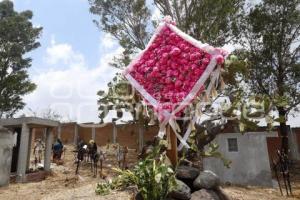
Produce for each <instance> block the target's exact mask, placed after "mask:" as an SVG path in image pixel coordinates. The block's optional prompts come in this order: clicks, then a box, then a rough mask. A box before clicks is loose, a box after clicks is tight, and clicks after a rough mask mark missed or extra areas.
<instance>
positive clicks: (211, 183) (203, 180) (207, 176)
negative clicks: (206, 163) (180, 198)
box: [193, 171, 220, 189]
mask: <svg viewBox="0 0 300 200" xmlns="http://www.w3.org/2000/svg"><path fill="white" fill-rule="evenodd" d="M193 186H194V188H195V189H203V188H204V189H215V188H218V187H219V186H220V178H219V177H218V176H217V175H216V174H215V173H213V172H212V171H203V172H201V173H200V175H199V176H198V177H197V178H196V179H195V181H194V183H193Z"/></svg>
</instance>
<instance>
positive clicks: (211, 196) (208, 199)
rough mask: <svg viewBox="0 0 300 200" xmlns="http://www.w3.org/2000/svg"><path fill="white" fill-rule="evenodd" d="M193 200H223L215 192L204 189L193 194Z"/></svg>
mask: <svg viewBox="0 0 300 200" xmlns="http://www.w3.org/2000/svg"><path fill="white" fill-rule="evenodd" d="M191 200H221V199H220V198H219V197H218V195H217V194H216V193H215V192H214V191H213V190H206V189H202V190H199V191H196V192H194V193H193V194H192V198H191Z"/></svg>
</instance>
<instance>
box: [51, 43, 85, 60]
mask: <svg viewBox="0 0 300 200" xmlns="http://www.w3.org/2000/svg"><path fill="white" fill-rule="evenodd" d="M45 60H46V62H47V63H48V64H50V65H54V64H58V63H60V62H62V63H63V64H72V63H83V62H84V56H83V55H82V54H80V53H77V52H75V51H74V50H73V48H72V46H71V45H70V44H67V43H57V42H56V41H55V38H54V37H52V39H51V46H50V47H48V48H47V49H46V57H45Z"/></svg>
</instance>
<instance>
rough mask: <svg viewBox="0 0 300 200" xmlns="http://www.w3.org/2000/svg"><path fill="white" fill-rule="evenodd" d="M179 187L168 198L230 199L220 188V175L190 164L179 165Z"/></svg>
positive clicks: (197, 199)
mask: <svg viewBox="0 0 300 200" xmlns="http://www.w3.org/2000/svg"><path fill="white" fill-rule="evenodd" d="M176 178H177V180H176V182H177V187H176V188H175V189H174V190H173V191H172V192H170V193H169V195H168V200H229V199H230V198H229V197H228V196H227V195H226V194H225V193H224V192H223V191H222V189H221V188H220V179H219V177H218V176H217V175H216V174H215V173H213V172H211V171H202V172H200V171H199V169H197V168H194V167H190V166H179V167H178V168H177V171H176Z"/></svg>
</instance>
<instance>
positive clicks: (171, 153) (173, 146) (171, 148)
mask: <svg viewBox="0 0 300 200" xmlns="http://www.w3.org/2000/svg"><path fill="white" fill-rule="evenodd" d="M167 139H168V140H169V141H168V143H170V145H168V150H167V156H168V158H169V159H170V160H171V162H172V164H173V166H176V165H177V162H178V152H177V137H176V135H175V133H174V131H173V129H172V128H171V127H170V125H168V126H167Z"/></svg>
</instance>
